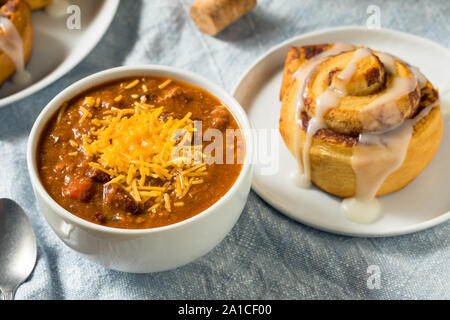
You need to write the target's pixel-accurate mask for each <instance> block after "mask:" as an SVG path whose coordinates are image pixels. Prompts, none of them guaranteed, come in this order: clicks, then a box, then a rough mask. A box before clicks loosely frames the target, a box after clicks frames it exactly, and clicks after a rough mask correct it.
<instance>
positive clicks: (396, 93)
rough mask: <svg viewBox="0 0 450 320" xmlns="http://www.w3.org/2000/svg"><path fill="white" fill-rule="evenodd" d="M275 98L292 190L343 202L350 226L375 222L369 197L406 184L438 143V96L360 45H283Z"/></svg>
mask: <svg viewBox="0 0 450 320" xmlns="http://www.w3.org/2000/svg"><path fill="white" fill-rule="evenodd" d="M280 98H281V101H282V107H281V116H280V122H279V129H280V133H281V136H282V138H283V140H284V142H285V144H286V146H287V147H288V149H289V150H290V152H291V153H292V154H293V155H294V156H295V157H296V159H297V160H298V163H299V168H300V173H299V174H298V175H297V176H296V179H297V180H296V182H297V184H299V185H301V186H308V185H309V183H310V182H313V183H314V184H315V185H317V186H318V187H319V188H321V189H323V190H325V191H327V192H329V193H331V194H334V195H336V196H339V197H342V198H347V199H345V200H344V202H343V205H342V206H341V207H342V210H343V213H344V214H345V215H346V216H347V217H348V218H350V219H352V220H355V221H358V222H370V221H373V220H374V219H376V217H377V214H378V212H379V205H378V202H377V201H376V197H377V196H381V195H385V194H388V193H391V192H394V191H397V190H400V189H402V188H403V187H405V186H406V185H408V184H409V183H410V182H411V181H412V180H414V179H415V178H416V177H417V176H418V175H419V174H420V173H421V172H422V170H423V169H424V168H425V167H426V166H427V165H428V164H429V163H430V162H431V160H432V159H433V157H434V155H435V154H436V152H437V150H438V148H439V144H440V141H441V138H442V130H443V125H442V114H441V110H440V105H439V94H438V90H437V89H435V88H434V86H433V85H432V84H431V83H430V82H429V81H428V80H427V79H426V78H425V76H424V75H423V74H421V73H420V71H419V70H418V69H417V68H416V67H413V66H411V65H409V64H408V63H406V62H404V61H402V60H401V59H399V58H397V57H394V56H392V55H390V54H387V53H384V52H379V51H376V50H372V49H370V48H366V47H356V46H353V45H351V44H347V43H335V44H321V45H312V46H304V47H291V48H290V49H289V50H288V53H287V56H286V62H285V68H284V74H283V80H282V86H281V94H280ZM362 211H364V212H366V214H365V216H361V215H360V214H359V212H362Z"/></svg>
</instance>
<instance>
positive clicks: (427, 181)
mask: <svg viewBox="0 0 450 320" xmlns="http://www.w3.org/2000/svg"><path fill="white" fill-rule="evenodd" d="M337 41H340V42H349V43H353V44H356V45H365V46H368V47H371V48H373V49H377V50H382V51H386V52H388V53H391V54H394V55H396V56H399V57H401V58H402V59H404V60H405V61H407V62H409V63H411V64H412V65H415V66H418V67H419V69H420V70H421V71H422V72H423V73H424V74H425V76H427V77H428V79H430V81H431V82H432V83H433V84H434V85H435V86H437V87H438V88H441V91H442V88H444V87H446V88H448V87H449V84H450V76H449V75H448V72H444V70H450V51H449V50H448V49H446V48H444V47H443V46H441V45H439V44H437V43H435V42H432V41H430V40H427V39H424V38H420V37H418V36H414V35H411V34H407V33H402V32H398V31H393V30H387V29H378V30H376V29H367V28H363V27H343V28H336V29H328V30H323V31H319V32H314V33H309V34H305V35H302V36H299V37H296V38H294V39H291V40H288V41H286V42H283V43H282V44H280V45H278V46H277V47H275V48H273V49H271V50H270V51H269V52H267V53H266V54H265V55H264V56H263V57H261V58H260V59H258V60H257V61H256V63H255V64H253V65H252V66H251V67H250V68H249V69H248V70H247V72H246V73H245V74H244V75H243V77H242V78H241V80H240V81H239V82H238V85H237V86H236V88H235V90H234V92H233V94H234V96H235V98H236V99H237V100H238V101H239V102H240V103H241V104H242V106H243V107H244V108H245V109H246V111H247V113H248V116H249V119H250V121H251V123H252V126H253V128H254V129H255V132H256V134H257V140H259V144H258V146H257V148H256V149H257V150H256V158H257V159H258V162H257V163H256V164H255V168H254V170H255V173H254V177H253V184H252V186H253V189H254V190H255V191H256V192H257V193H258V194H259V195H260V196H261V197H262V198H263V199H265V200H266V201H267V202H268V203H269V204H271V205H272V206H273V207H275V208H276V209H278V210H279V211H281V212H282V213H284V214H286V215H287V216H289V217H291V218H293V219H295V220H297V221H300V222H302V223H305V224H307V225H310V226H312V227H315V228H318V229H321V230H325V231H329V232H333V233H338V234H345V235H353V236H364V237H380V236H393V235H400V234H407V233H411V232H415V231H419V230H423V229H426V228H430V227H432V226H435V225H437V224H439V223H442V222H444V221H447V220H448V219H449V218H450V212H449V210H450V197H449V187H450V164H449V162H448V159H450V130H449V129H450V128H449V126H450V119H449V117H448V115H447V116H445V118H444V137H443V139H442V144H441V146H440V148H439V151H438V153H437V155H436V157H435V158H434V159H433V161H432V163H431V164H430V165H429V166H428V167H427V168H426V169H425V170H424V171H423V172H422V174H421V175H420V176H419V177H417V179H416V180H414V181H413V182H412V183H411V184H409V185H408V186H407V187H406V188H404V189H403V190H401V191H398V192H395V193H392V194H390V195H387V196H383V197H381V198H380V200H381V204H382V208H383V209H382V210H383V216H382V217H381V218H380V219H379V220H377V221H376V222H374V223H372V224H356V223H353V222H350V221H348V220H347V219H345V218H344V217H343V216H342V215H341V214H340V211H339V204H340V201H341V199H340V198H337V197H334V196H332V195H330V194H328V193H325V192H323V191H321V190H319V189H318V188H316V187H313V188H312V189H301V188H298V187H296V186H294V185H293V183H292V182H291V178H290V176H291V174H292V173H293V172H295V171H296V170H297V162H296V161H295V160H294V158H293V157H292V155H291V154H290V153H289V151H288V150H287V148H286V146H285V145H284V143H283V141H282V139H281V137H280V135H279V133H278V120H279V112H280V107H281V103H280V100H279V93H280V86H281V77H282V72H283V66H284V59H285V55H286V51H287V48H288V47H289V46H303V45H308V44H319V43H332V42H337ZM441 100H442V108H443V109H444V111H446V110H448V109H449V108H450V106H449V105H450V94H447V95H445V94H444V95H441ZM265 135H266V136H265ZM265 149H267V150H265Z"/></svg>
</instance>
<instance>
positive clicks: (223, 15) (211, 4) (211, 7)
mask: <svg viewBox="0 0 450 320" xmlns="http://www.w3.org/2000/svg"><path fill="white" fill-rule="evenodd" d="M255 6H256V0H197V1H195V2H194V3H193V4H192V6H191V8H190V12H189V13H190V16H191V18H192V20H193V21H194V23H195V24H196V25H197V27H198V28H199V29H200V30H201V31H203V32H204V33H207V34H209V35H212V36H214V35H216V34H217V33H219V32H220V31H222V30H223V29H224V28H226V27H227V26H229V25H230V24H232V23H233V22H235V21H236V20H238V19H239V18H241V17H242V16H244V15H245V14H246V13H248V12H250V11H251V10H252V9H253V8H254V7H255Z"/></svg>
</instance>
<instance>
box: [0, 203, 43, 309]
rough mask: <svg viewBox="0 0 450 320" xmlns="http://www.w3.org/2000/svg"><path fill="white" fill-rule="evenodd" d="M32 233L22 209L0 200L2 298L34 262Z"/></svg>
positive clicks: (6, 297) (12, 290) (9, 295)
mask: <svg viewBox="0 0 450 320" xmlns="http://www.w3.org/2000/svg"><path fill="white" fill-rule="evenodd" d="M36 256H37V246H36V236H35V235H34V231H33V227H32V226H31V223H30V220H29V219H28V217H27V215H26V214H25V212H24V211H23V209H22V208H21V207H20V206H19V205H18V204H17V203H16V202H14V201H13V200H10V199H0V270H1V272H0V291H1V292H2V293H3V299H4V300H12V299H14V295H15V292H16V290H17V288H18V287H19V285H20V284H22V282H24V281H25V280H26V279H27V278H28V276H29V275H30V273H31V272H32V271H33V268H34V265H35V263H36Z"/></svg>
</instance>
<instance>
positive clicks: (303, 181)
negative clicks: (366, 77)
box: [293, 44, 439, 223]
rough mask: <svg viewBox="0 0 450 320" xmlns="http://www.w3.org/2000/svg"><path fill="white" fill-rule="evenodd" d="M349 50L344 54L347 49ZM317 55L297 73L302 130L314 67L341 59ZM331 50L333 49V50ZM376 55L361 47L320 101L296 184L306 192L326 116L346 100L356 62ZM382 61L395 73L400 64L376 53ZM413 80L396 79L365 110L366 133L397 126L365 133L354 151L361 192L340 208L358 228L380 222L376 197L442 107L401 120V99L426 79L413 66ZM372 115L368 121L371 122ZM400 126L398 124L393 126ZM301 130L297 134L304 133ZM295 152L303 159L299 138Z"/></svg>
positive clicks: (348, 199) (379, 210)
mask: <svg viewBox="0 0 450 320" xmlns="http://www.w3.org/2000/svg"><path fill="white" fill-rule="evenodd" d="M345 45H347V44H345ZM344 48H345V49H344ZM344 48H342V47H341V48H338V49H339V50H340V49H342V50H341V51H340V53H342V52H345V51H349V50H353V49H354V48H353V47H352V48H349V47H348V45H347V47H345V46H344ZM338 49H336V50H334V52H332V53H330V52H328V53H329V54H326V52H323V53H322V54H321V55H318V56H316V58H315V59H312V60H310V61H309V62H308V63H307V64H306V65H305V66H304V67H302V68H300V69H299V70H297V72H296V73H295V75H294V76H295V77H296V78H297V80H298V81H299V82H300V83H301V85H302V88H301V90H300V91H299V94H298V96H297V109H296V123H297V124H298V126H299V128H300V129H301V127H302V123H301V118H300V112H301V111H302V110H303V99H302V98H303V95H304V93H305V88H306V83H307V79H308V77H309V76H310V74H311V73H312V72H313V71H314V70H315V68H316V67H317V66H318V65H319V64H320V63H322V61H323V60H324V59H325V58H326V57H328V56H331V55H334V54H337V53H336V51H339V50H338ZM330 51H331V50H330ZM371 54H372V51H371V50H370V49H367V48H361V49H358V50H356V51H355V53H354V56H353V58H352V60H351V61H350V62H349V63H348V64H347V66H346V67H345V69H344V70H342V71H341V72H340V74H339V75H338V79H339V80H341V82H340V83H339V82H337V85H338V86H339V88H336V87H335V86H336V84H331V85H330V86H329V87H328V88H327V89H326V90H325V91H324V92H323V93H322V94H320V95H319V96H318V97H317V98H316V110H315V115H314V117H311V119H310V120H309V123H308V128H307V130H306V141H305V143H304V146H303V154H302V155H301V156H302V160H303V173H296V174H295V175H293V181H294V182H295V184H296V185H298V186H300V187H307V186H309V185H310V181H311V170H310V154H309V151H310V147H311V142H312V137H313V136H314V134H315V133H316V132H317V131H318V130H320V129H322V128H325V127H326V125H325V124H324V121H323V116H324V115H325V113H326V112H327V111H328V110H329V109H330V108H334V107H337V106H338V105H339V102H340V100H341V99H342V98H343V97H345V96H346V95H347V92H346V89H345V87H346V84H347V83H348V82H349V81H350V80H351V78H352V77H353V75H354V74H355V72H356V70H357V63H358V61H360V60H361V59H364V58H366V57H369V56H370V55H371ZM377 56H378V57H379V58H380V60H381V62H382V63H383V64H384V66H385V67H386V69H387V71H388V72H390V73H391V74H392V73H395V69H396V62H395V61H396V59H397V58H395V57H393V56H391V55H389V54H386V53H377ZM408 67H409V68H410V70H411V72H412V76H411V77H409V78H402V77H395V78H394V79H393V82H392V86H391V87H390V88H389V89H387V90H386V91H385V92H384V94H383V95H381V96H380V97H378V98H377V99H375V100H374V101H372V102H371V103H370V104H368V105H367V106H366V107H365V109H364V113H365V114H364V115H365V116H366V117H365V119H366V120H365V121H366V123H364V122H363V123H362V125H363V128H364V129H365V130H364V131H371V125H372V126H373V125H374V123H375V124H376V123H382V124H385V125H392V126H391V128H390V129H389V130H386V131H383V132H368V133H365V132H364V133H361V134H360V136H359V144H358V145H356V146H354V151H353V155H352V158H351V162H352V167H353V170H354V172H355V175H356V193H355V196H354V197H352V198H347V199H344V200H343V201H342V203H341V212H342V213H343V215H344V216H345V217H346V218H347V219H349V220H350V221H353V222H356V223H372V222H374V221H376V220H377V219H378V218H379V217H380V213H381V205H380V203H379V201H378V199H377V198H376V194H377V192H378V190H379V189H380V187H381V185H382V184H383V183H384V181H385V180H386V178H387V177H388V176H389V175H390V174H391V173H393V172H394V171H395V170H397V169H398V168H400V167H401V165H402V164H403V162H404V160H405V158H406V155H407V151H408V147H409V143H410V141H411V138H412V135H413V131H414V125H415V124H416V123H417V122H418V121H420V120H421V119H422V118H424V117H425V116H426V115H427V114H428V113H429V112H430V111H431V109H432V108H433V107H435V106H436V105H438V104H439V101H436V102H435V103H433V104H432V105H430V106H428V107H426V108H424V109H423V110H422V111H421V112H420V113H419V114H418V115H417V116H416V117H415V118H414V119H408V120H404V121H402V117H403V115H402V113H401V112H400V110H399V109H398V106H397V100H398V99H399V98H400V97H402V96H404V95H407V94H409V93H410V92H412V91H414V90H415V88H416V87H417V85H419V86H420V87H421V88H423V87H424V86H425V85H426V83H427V79H426V78H425V77H424V76H423V75H422V73H420V71H419V69H417V68H416V67H412V66H409V65H408ZM367 115H368V117H367ZM396 123H400V124H399V125H396V126H394V125H395V124H396ZM299 128H298V129H299ZM295 136H296V138H295V141H294V148H295V152H296V153H297V154H296V156H297V159H299V157H300V154H299V153H300V152H299V150H300V148H299V144H298V143H299V141H298V140H299V139H298V137H297V135H295Z"/></svg>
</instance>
